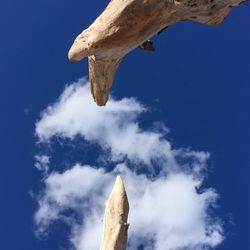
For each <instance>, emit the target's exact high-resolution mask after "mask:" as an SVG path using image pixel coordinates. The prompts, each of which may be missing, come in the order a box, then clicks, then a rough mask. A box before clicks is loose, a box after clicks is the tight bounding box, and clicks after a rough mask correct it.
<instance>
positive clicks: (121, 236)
mask: <svg viewBox="0 0 250 250" xmlns="http://www.w3.org/2000/svg"><path fill="white" fill-rule="evenodd" d="M128 212H129V204H128V199H127V194H126V191H125V187H124V185H123V182H122V179H121V177H120V176H119V175H118V176H117V178H116V181H115V185H114V187H113V190H112V192H111V194H110V197H109V198H108V200H107V201H106V209H105V213H104V219H103V224H104V229H103V239H102V243H101V248H100V250H126V248H127V237H128V226H129V225H128V224H127V220H128Z"/></svg>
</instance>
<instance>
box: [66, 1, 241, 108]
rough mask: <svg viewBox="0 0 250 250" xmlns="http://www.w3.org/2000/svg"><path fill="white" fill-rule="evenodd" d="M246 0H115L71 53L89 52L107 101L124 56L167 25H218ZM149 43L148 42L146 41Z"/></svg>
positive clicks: (95, 86)
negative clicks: (195, 23) (194, 23)
mask: <svg viewBox="0 0 250 250" xmlns="http://www.w3.org/2000/svg"><path fill="white" fill-rule="evenodd" d="M242 2H244V0H111V2H110V3H109V4H108V6H107V7H106V9H105V10H104V11H103V13H102V14H101V15H100V16H99V17H98V18H97V19H96V20H95V21H94V22H93V24H91V25H90V26H89V28H87V29H86V30H84V31H83V32H82V33H81V34H80V35H79V36H77V38H76V39H75V41H74V43H73V45H72V47H71V49H70V50H69V53H68V57H69V59H70V60H72V61H80V60H81V59H82V58H84V57H86V56H88V57H90V58H89V62H90V67H89V68H90V70H89V73H90V82H91V86H92V94H93V97H94V100H95V101H96V103H97V104H98V105H100V106H102V105H105V104H106V102H107V100H108V94H109V89H110V87H111V85H112V82H113V78H114V75H115V72H116V69H117V67H118V65H119V63H120V61H121V60H122V58H123V57H124V56H125V55H126V54H127V53H129V52H130V51H131V50H133V49H134V48H136V47H138V46H140V45H142V44H143V43H144V42H145V41H147V40H148V39H149V38H150V37H152V36H153V35H155V34H157V33H159V32H161V30H162V29H164V28H165V27H166V26H169V25H173V24H175V23H178V22H181V21H187V20H192V21H196V22H200V23H205V24H210V25H216V24H219V23H221V22H222V21H223V20H224V19H225V17H226V16H227V15H228V13H229V12H230V10H231V8H232V7H233V6H238V5H240V4H241V3H242ZM144 45H145V44H144Z"/></svg>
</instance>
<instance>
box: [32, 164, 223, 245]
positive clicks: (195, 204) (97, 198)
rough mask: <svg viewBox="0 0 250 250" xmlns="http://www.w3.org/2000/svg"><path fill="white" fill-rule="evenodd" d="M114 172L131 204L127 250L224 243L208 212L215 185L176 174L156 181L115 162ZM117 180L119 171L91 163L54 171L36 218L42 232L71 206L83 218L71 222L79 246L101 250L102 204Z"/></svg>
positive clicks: (71, 237)
mask: <svg viewBox="0 0 250 250" xmlns="http://www.w3.org/2000/svg"><path fill="white" fill-rule="evenodd" d="M115 172H116V173H118V172H119V173H120V174H121V175H122V176H123V178H124V180H125V186H126V188H127V193H128V198H129V202H130V214H129V222H130V227H129V239H130V240H129V248H128V249H131V250H132V249H137V248H138V246H139V245H140V244H142V243H144V244H146V247H147V248H145V249H154V250H162V249H165V250H170V249H179V248H183V247H189V248H190V249H204V248H202V247H204V246H206V247H209V246H210V247H214V246H216V245H218V244H219V243H220V242H221V241H222V239H223V236H222V229H221V226H220V224H219V223H218V222H217V221H216V220H215V219H212V218H211V217H210V216H209V214H208V208H209V207H210V206H211V205H213V204H214V203H215V201H216V198H217V194H216V193H215V192H214V190H211V189H208V190H205V191H203V192H202V193H200V192H197V189H198V188H199V187H200V185H201V182H200V181H199V180H197V179H195V178H194V177H193V176H192V175H187V174H182V173H176V174H170V175H168V177H163V176H162V177H160V178H158V179H157V180H154V181H153V180H150V179H148V178H147V177H146V176H144V175H137V174H135V173H133V172H132V171H131V170H129V169H128V168H127V167H126V166H125V165H119V166H117V168H116V171H115ZM114 180H115V173H106V172H105V171H104V170H102V169H96V168H93V167H90V166H80V165H76V166H74V167H72V168H71V169H70V170H67V171H65V172H64V173H61V174H60V173H52V174H51V175H50V176H49V177H48V178H47V179H46V181H45V185H46V187H45V192H44V194H43V197H42V198H41V199H40V207H39V210H38V211H37V213H36V216H35V220H36V223H37V224H38V225H39V228H40V233H41V232H42V231H44V230H46V228H47V227H48V226H49V225H50V224H51V223H52V222H53V221H55V220H58V219H62V218H63V217H64V212H65V211H69V210H72V211H73V212H72V214H71V216H72V217H71V219H72V218H74V216H73V213H74V212H75V213H77V214H78V215H80V218H81V220H80V221H77V220H74V219H72V220H71V227H72V235H71V236H70V239H71V241H72V243H73V244H74V246H75V248H76V249H77V250H96V249H98V248H99V245H100V242H101V235H102V222H101V219H102V216H103V212H104V203H105V199H106V198H107V196H108V194H109V193H110V191H111V188H112V187H111V186H112V184H113V182H114ZM67 216H69V213H67ZM145 239H147V240H145ZM150 242H151V243H152V242H154V244H153V245H152V244H151V243H150Z"/></svg>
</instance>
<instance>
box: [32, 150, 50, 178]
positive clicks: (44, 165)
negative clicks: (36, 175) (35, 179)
mask: <svg viewBox="0 0 250 250" xmlns="http://www.w3.org/2000/svg"><path fill="white" fill-rule="evenodd" d="M34 158H35V164H34V165H35V167H36V168H37V169H38V170H39V171H42V172H43V173H44V174H47V173H48V170H49V162H50V161H49V157H48V156H47V155H35V157H34Z"/></svg>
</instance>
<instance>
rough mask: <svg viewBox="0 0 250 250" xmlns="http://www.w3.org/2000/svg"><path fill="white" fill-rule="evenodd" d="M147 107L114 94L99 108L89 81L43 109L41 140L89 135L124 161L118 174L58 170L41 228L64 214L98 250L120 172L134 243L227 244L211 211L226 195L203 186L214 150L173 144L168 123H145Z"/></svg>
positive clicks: (49, 185)
mask: <svg viewBox="0 0 250 250" xmlns="http://www.w3.org/2000/svg"><path fill="white" fill-rule="evenodd" d="M146 111H147V109H146V108H145V107H144V106H143V105H142V104H140V103H139V102H138V101H137V100H135V99H134V98H125V99H122V100H115V99H113V98H111V100H110V101H109V102H108V104H107V106H106V107H105V108H99V107H97V106H96V105H95V104H94V103H93V101H92V97H91V95H90V91H89V87H88V85H86V81H85V80H84V79H81V80H79V81H78V82H76V83H73V84H71V85H69V86H67V87H66V88H65V90H64V91H63V93H62V95H61V96H60V98H59V99H58V100H57V101H56V103H54V104H52V105H50V106H49V107H48V108H47V109H46V110H45V111H44V112H43V113H42V116H41V119H40V121H38V122H37V124H36V134H37V136H38V138H39V141H40V142H41V143H49V142H50V140H51V139H52V138H53V137H55V136H56V137H61V138H67V139H72V140H73V139H74V138H75V137H76V136H81V137H82V138H83V139H84V140H86V141H88V142H96V143H98V144H99V145H100V146H101V147H102V149H103V151H102V152H101V154H102V158H109V159H111V161H113V162H114V163H115V162H116V161H117V160H118V159H119V161H120V162H123V163H122V164H118V165H116V167H115V169H114V170H113V171H112V172H108V171H107V169H104V168H101V167H94V166H89V165H85V164H84V163H82V164H77V165H73V166H71V168H69V169H68V170H66V171H64V172H63V171H62V172H60V173H59V172H51V173H50V174H49V175H48V176H47V177H46V179H45V180H44V185H45V187H44V190H43V191H42V192H41V194H40V196H39V199H38V202H39V208H38V211H37V212H36V214H35V222H36V224H37V226H38V233H44V232H46V230H47V229H48V227H49V226H50V225H51V224H52V223H53V222H55V221H57V220H62V221H64V222H65V223H68V224H69V225H70V227H71V235H70V240H71V242H72V244H73V245H74V247H75V248H76V249H77V250H94V249H98V248H99V244H100V241H101V231H102V223H101V218H102V215H103V212H104V203H105V200H106V199H107V197H108V195H109V193H110V191H111V188H112V185H113V182H114V179H115V175H116V174H117V173H119V174H121V176H122V177H123V179H124V180H125V185H126V189H127V193H128V197H129V202H130V215H129V222H130V224H131V226H130V228H129V249H137V248H138V247H139V246H140V245H141V244H143V245H144V249H147V250H162V249H166V250H170V249H172V250H177V249H183V248H185V249H205V248H213V247H215V246H217V245H218V244H219V243H221V241H222V240H223V230H222V227H221V224H220V222H219V220H218V219H217V218H215V217H212V214H211V211H212V208H213V207H214V205H215V204H216V200H217V198H218V195H217V194H216V192H215V191H214V190H213V189H206V190H203V191H201V190H200V187H201V185H202V181H203V171H204V169H205V167H206V162H207V160H208V157H209V154H208V153H206V152H196V151H192V150H187V149H176V148H173V147H172V145H171V143H170V142H169V141H168V140H167V138H166V134H165V132H166V131H167V130H166V129H164V130H161V131H160V132H159V131H158V132H156V130H144V129H142V128H141V126H140V124H139V115H140V114H141V113H142V112H146ZM90 147H91V143H90ZM131 163H132V164H131ZM115 164H116V163H115ZM131 165H133V166H134V167H133V169H132V168H131V167H129V166H131ZM145 166H146V167H147V168H146V169H143V167H144V168H145ZM156 168H157V169H158V170H159V171H154V170H155V169H156ZM146 173H147V174H146Z"/></svg>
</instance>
